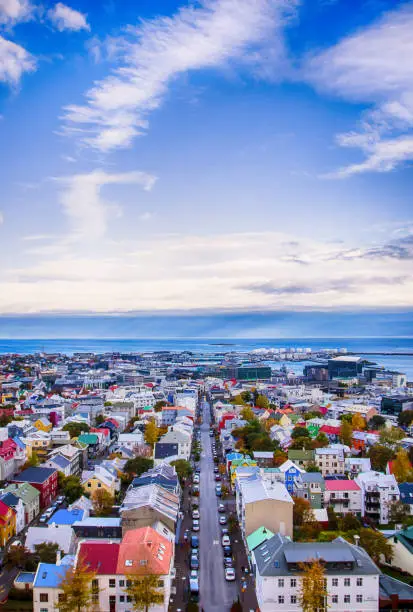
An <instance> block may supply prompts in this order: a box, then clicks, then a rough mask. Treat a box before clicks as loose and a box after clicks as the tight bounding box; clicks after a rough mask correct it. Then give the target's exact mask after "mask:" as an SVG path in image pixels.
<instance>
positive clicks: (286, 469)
mask: <svg viewBox="0 0 413 612" xmlns="http://www.w3.org/2000/svg"><path fill="white" fill-rule="evenodd" d="M279 470H280V472H281V473H283V474H284V479H285V480H284V484H285V486H286V489H287V491H288V493H289V494H290V495H292V494H293V493H294V481H295V479H296V478H297V476H299V475H300V474H301V473H302V472H304V471H305V470H304V469H303V468H300V467H299V466H298V465H296V464H295V463H294V462H293V461H291V459H288V460H287V461H285V462H284V463H283V464H282V465H280V467H279Z"/></svg>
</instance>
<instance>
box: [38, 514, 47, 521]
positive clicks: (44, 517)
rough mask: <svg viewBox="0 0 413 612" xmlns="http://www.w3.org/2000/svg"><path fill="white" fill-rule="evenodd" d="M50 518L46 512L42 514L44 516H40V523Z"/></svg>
mask: <svg viewBox="0 0 413 612" xmlns="http://www.w3.org/2000/svg"><path fill="white" fill-rule="evenodd" d="M48 519H49V517H48V516H46V515H45V514H42V516H41V517H40V518H39V523H45V522H46V521H47V520H48Z"/></svg>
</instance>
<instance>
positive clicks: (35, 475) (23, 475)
mask: <svg viewBox="0 0 413 612" xmlns="http://www.w3.org/2000/svg"><path fill="white" fill-rule="evenodd" d="M55 472H56V470H55V469H54V468H46V467H29V468H27V469H26V470H23V472H20V474H17V476H15V477H14V482H35V483H36V484H42V483H43V482H45V481H46V480H47V479H48V478H49V477H50V476H51V475H52V474H54V473H55Z"/></svg>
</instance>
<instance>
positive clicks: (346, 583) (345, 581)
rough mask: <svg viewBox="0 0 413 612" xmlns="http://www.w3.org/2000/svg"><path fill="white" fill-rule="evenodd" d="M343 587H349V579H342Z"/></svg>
mask: <svg viewBox="0 0 413 612" xmlns="http://www.w3.org/2000/svg"><path fill="white" fill-rule="evenodd" d="M344 586H350V578H344Z"/></svg>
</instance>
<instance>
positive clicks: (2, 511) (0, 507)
mask: <svg viewBox="0 0 413 612" xmlns="http://www.w3.org/2000/svg"><path fill="white" fill-rule="evenodd" d="M10 509H11V510H13V512H15V510H14V508H10V507H9V506H8V505H7V504H5V503H4V502H3V501H1V499H0V516H1V517H3V516H6V514H7V513H8V512H9V511H10ZM1 521H2V519H0V522H1ZM3 522H4V521H3Z"/></svg>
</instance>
